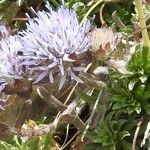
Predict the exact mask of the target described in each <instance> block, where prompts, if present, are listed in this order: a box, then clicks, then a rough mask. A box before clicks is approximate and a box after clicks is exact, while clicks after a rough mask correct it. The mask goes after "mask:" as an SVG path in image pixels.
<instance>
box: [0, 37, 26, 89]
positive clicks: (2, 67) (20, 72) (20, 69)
mask: <svg viewBox="0 0 150 150" xmlns="http://www.w3.org/2000/svg"><path fill="white" fill-rule="evenodd" d="M19 41H20V39H19V36H17V35H15V36H9V37H8V38H6V39H2V40H1V41H0V47H1V50H0V91H2V90H3V89H4V87H5V86H6V85H7V84H9V83H13V82H14V80H15V79H21V78H24V76H25V67H24V65H21V62H22V60H21V58H20V56H19V55H18V52H19V51H20V50H21V49H22V45H21V43H20V42H19Z"/></svg>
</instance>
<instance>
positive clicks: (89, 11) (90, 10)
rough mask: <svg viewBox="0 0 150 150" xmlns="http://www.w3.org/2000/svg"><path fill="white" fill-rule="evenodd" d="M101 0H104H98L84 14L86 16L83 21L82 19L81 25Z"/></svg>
mask: <svg viewBox="0 0 150 150" xmlns="http://www.w3.org/2000/svg"><path fill="white" fill-rule="evenodd" d="M101 2H103V0H98V1H97V2H96V3H95V4H94V5H93V6H92V7H91V8H90V9H89V10H88V11H87V13H86V14H85V15H84V18H83V19H82V21H81V23H80V24H81V25H82V24H83V22H84V20H85V19H86V18H87V17H88V15H89V14H90V13H91V12H92V11H93V9H94V8H95V7H97V6H98V5H99V4H100V3H101Z"/></svg>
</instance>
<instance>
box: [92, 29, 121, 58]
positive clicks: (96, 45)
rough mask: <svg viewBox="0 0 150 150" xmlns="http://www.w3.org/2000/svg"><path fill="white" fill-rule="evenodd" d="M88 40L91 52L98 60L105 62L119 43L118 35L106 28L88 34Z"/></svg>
mask: <svg viewBox="0 0 150 150" xmlns="http://www.w3.org/2000/svg"><path fill="white" fill-rule="evenodd" d="M89 39H90V41H91V51H92V52H93V53H95V56H96V57H97V59H100V60H105V59H106V58H107V57H108V56H109V54H110V53H111V52H112V51H114V50H115V48H116V46H117V44H118V41H119V40H118V39H119V37H118V35H117V34H116V33H115V32H113V30H112V29H108V28H106V27H104V28H96V29H95V30H93V31H92V32H91V33H89Z"/></svg>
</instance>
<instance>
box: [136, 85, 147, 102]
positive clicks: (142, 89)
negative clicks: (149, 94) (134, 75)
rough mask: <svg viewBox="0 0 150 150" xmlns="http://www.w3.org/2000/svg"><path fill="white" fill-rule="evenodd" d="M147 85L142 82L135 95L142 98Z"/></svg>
mask: <svg viewBox="0 0 150 150" xmlns="http://www.w3.org/2000/svg"><path fill="white" fill-rule="evenodd" d="M144 89H145V85H144V84H141V85H140V86H139V87H137V89H136V90H135V96H136V97H137V98H139V99H141V98H142V96H143V93H144Z"/></svg>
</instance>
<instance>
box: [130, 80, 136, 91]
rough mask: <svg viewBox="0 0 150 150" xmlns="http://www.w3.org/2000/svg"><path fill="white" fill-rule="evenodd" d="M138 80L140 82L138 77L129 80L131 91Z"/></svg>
mask: <svg viewBox="0 0 150 150" xmlns="http://www.w3.org/2000/svg"><path fill="white" fill-rule="evenodd" d="M137 82H138V79H137V78H134V79H132V80H131V81H130V82H129V84H128V88H129V90H130V91H132V90H133V88H134V86H135V84H136V83H137Z"/></svg>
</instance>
